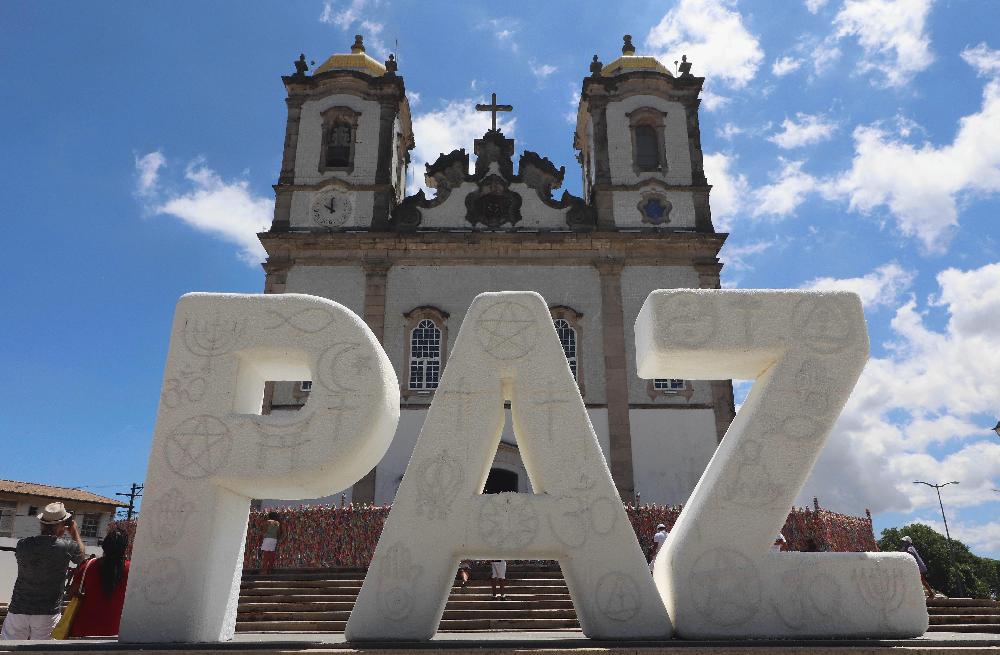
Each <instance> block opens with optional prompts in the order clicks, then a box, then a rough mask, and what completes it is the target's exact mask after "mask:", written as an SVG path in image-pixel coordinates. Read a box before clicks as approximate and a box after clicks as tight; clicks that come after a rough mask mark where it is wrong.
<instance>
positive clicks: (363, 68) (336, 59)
mask: <svg viewBox="0 0 1000 655" xmlns="http://www.w3.org/2000/svg"><path fill="white" fill-rule="evenodd" d="M334 70H337V71H358V72H359V73H367V74H368V75H371V76H372V77H379V76H381V75H385V66H384V65H383V64H381V63H379V62H378V61H375V60H374V59H372V58H371V57H369V56H368V54H367V53H366V52H365V44H364V38H363V37H362V36H361V35H360V34H357V35H355V37H354V45H352V46H351V53H350V54H339V55H330V58H329V59H327V60H326V61H324V62H323V63H322V64H320V66H319V68H317V69H316V70H315V71H313V75H318V74H320V73H326V72H327V71H334Z"/></svg>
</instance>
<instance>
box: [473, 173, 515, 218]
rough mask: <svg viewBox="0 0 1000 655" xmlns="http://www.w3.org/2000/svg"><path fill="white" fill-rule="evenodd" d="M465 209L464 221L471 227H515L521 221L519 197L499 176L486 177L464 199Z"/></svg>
mask: <svg viewBox="0 0 1000 655" xmlns="http://www.w3.org/2000/svg"><path fill="white" fill-rule="evenodd" d="M465 209H466V214H465V219H466V220H467V221H469V222H470V223H472V224H473V225H476V224H478V223H482V224H483V225H485V226H486V227H492V228H497V227H500V226H501V225H503V224H505V223H510V224H511V225H516V224H517V223H518V222H520V220H521V196H520V195H519V194H517V193H514V192H513V191H511V189H510V185H509V184H508V183H507V181H506V180H504V179H503V178H502V177H500V176H499V175H487V176H486V177H485V178H483V179H482V181H480V182H479V188H478V189H476V190H475V191H473V192H472V193H470V194H469V195H467V196H466V197H465Z"/></svg>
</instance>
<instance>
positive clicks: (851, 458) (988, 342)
mask: <svg viewBox="0 0 1000 655" xmlns="http://www.w3.org/2000/svg"><path fill="white" fill-rule="evenodd" d="M937 283H938V287H939V293H938V294H936V295H935V296H933V297H932V299H931V301H930V304H932V305H935V306H937V307H940V308H942V309H943V310H944V313H945V314H946V315H947V321H946V323H945V325H944V326H943V327H942V328H941V329H939V330H938V329H934V328H933V327H932V326H931V325H928V321H927V320H926V318H925V316H924V314H923V313H922V312H921V311H920V310H919V309H918V307H917V301H916V299H915V298H912V297H911V298H909V299H908V300H907V301H906V302H904V303H903V304H902V306H899V307H898V308H897V309H896V312H895V316H894V318H893V320H892V322H891V329H892V335H893V336H892V339H893V341H891V342H890V343H889V344H888V351H887V355H886V356H884V357H875V358H872V359H871V360H869V362H868V365H867V366H866V368H865V371H864V373H863V374H862V376H861V379H860V381H859V382H858V386H857V387H856V388H855V390H854V393H853V394H852V395H851V398H850V400H849V401H848V403H847V406H846V408H845V410H844V412H843V414H842V415H841V417H840V419H839V420H838V421H837V425H836V427H835V428H834V432H833V434H832V436H831V438H830V441H829V443H828V444H827V447H826V449H825V450H824V452H823V454H822V455H821V457H820V461H819V463H818V464H817V466H816V468H815V470H814V472H813V475H812V478H811V480H810V481H809V482H808V483H807V485H806V488H805V490H804V492H803V494H802V496H801V498H809V497H811V496H812V495H819V496H820V498H821V499H824V504H826V505H829V506H831V507H833V508H834V509H838V508H839V509H842V510H845V511H854V512H857V511H859V508H860V507H865V506H867V507H870V508H871V509H872V510H873V511H902V512H908V511H914V510H920V509H921V508H935V507H936V505H937V499H936V497H933V496H932V493H930V492H929V490H926V489H923V488H919V487H915V486H914V485H913V480H928V481H932V482H933V481H941V480H960V481H961V485H957V486H955V487H954V488H952V487H949V491H948V496H949V504H951V505H953V506H955V507H973V506H979V505H982V504H983V503H985V502H989V501H990V500H992V499H993V498H994V496H995V495H994V494H992V493H991V492H990V491H989V489H990V488H991V487H996V486H998V485H997V480H1000V442H998V441H997V439H996V437H995V435H993V433H992V432H990V430H989V427H988V425H992V420H995V419H994V417H995V416H996V412H997V410H998V406H997V398H1000V376H997V374H996V372H997V370H1000V330H997V329H996V326H997V325H1000V263H996V264H988V265H985V266H982V267H980V268H976V269H971V270H964V271H963V270H958V269H947V270H944V271H942V272H940V273H939V274H938V276H937ZM984 417H986V418H985V419H984ZM935 444H936V445H937V446H936V447H934V448H930V446H931V445H935Z"/></svg>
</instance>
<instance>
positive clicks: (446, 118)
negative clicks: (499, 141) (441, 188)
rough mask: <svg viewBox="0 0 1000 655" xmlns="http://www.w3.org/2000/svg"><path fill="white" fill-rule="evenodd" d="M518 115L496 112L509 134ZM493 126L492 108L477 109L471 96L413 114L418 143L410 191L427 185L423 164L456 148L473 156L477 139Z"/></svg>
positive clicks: (502, 128) (414, 132)
mask: <svg viewBox="0 0 1000 655" xmlns="http://www.w3.org/2000/svg"><path fill="white" fill-rule="evenodd" d="M515 125H516V119H515V118H506V117H505V116H504V115H503V114H499V115H497V128H499V129H500V131H502V132H503V133H504V134H505V135H506V136H507V137H508V138H511V137H513V136H514V128H515ZM488 129H490V114H489V112H484V111H476V101H475V100H472V99H466V100H454V101H452V102H449V103H448V104H446V105H444V106H443V107H442V108H441V109H438V110H436V111H427V112H424V113H422V114H414V116H413V134H414V136H415V138H416V142H417V144H416V147H415V148H414V150H413V167H412V170H413V179H412V180H411V181H410V184H409V185H408V187H409V188H408V190H407V192H408V193H416V191H417V190H418V189H421V188H422V189H425V190H426V189H427V187H426V186H425V185H424V165H425V164H429V163H433V162H434V161H436V160H437V158H438V155H440V154H442V153H444V154H447V153H449V152H451V151H452V150H454V149H455V148H465V149H466V151H467V152H469V154H470V160H471V159H473V158H474V157H473V156H472V146H473V141H474V140H475V139H478V138H480V137H481V136H483V134H485V133H486V131H487V130H488Z"/></svg>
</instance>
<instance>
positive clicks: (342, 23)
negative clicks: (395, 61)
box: [319, 0, 390, 59]
mask: <svg viewBox="0 0 1000 655" xmlns="http://www.w3.org/2000/svg"><path fill="white" fill-rule="evenodd" d="M378 5H379V2H378V0H375V1H374V2H372V1H371V0H350V2H347V3H344V4H343V5H342V6H341V7H340V8H339V9H335V8H334V3H333V2H329V1H328V2H324V3H323V12H322V13H321V14H320V16H319V20H320V22H321V23H326V24H328V25H335V26H336V27H339V28H340V29H341V30H344V31H345V32H346V31H351V30H352V29H355V28H356V29H357V31H358V32H359V33H360V34H361V35H362V36H364V37H365V51H366V52H368V54H374V56H377V57H382V58H383V59H385V58H388V56H389V52H390V51H389V49H388V48H387V47H386V44H385V41H384V39H383V38H382V31H383V30H384V29H385V24H384V23H380V22H377V21H373V20H371V19H368V18H364V14H365V12H366V10H368V9H369V7H371V8H376V7H377V6H378Z"/></svg>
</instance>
